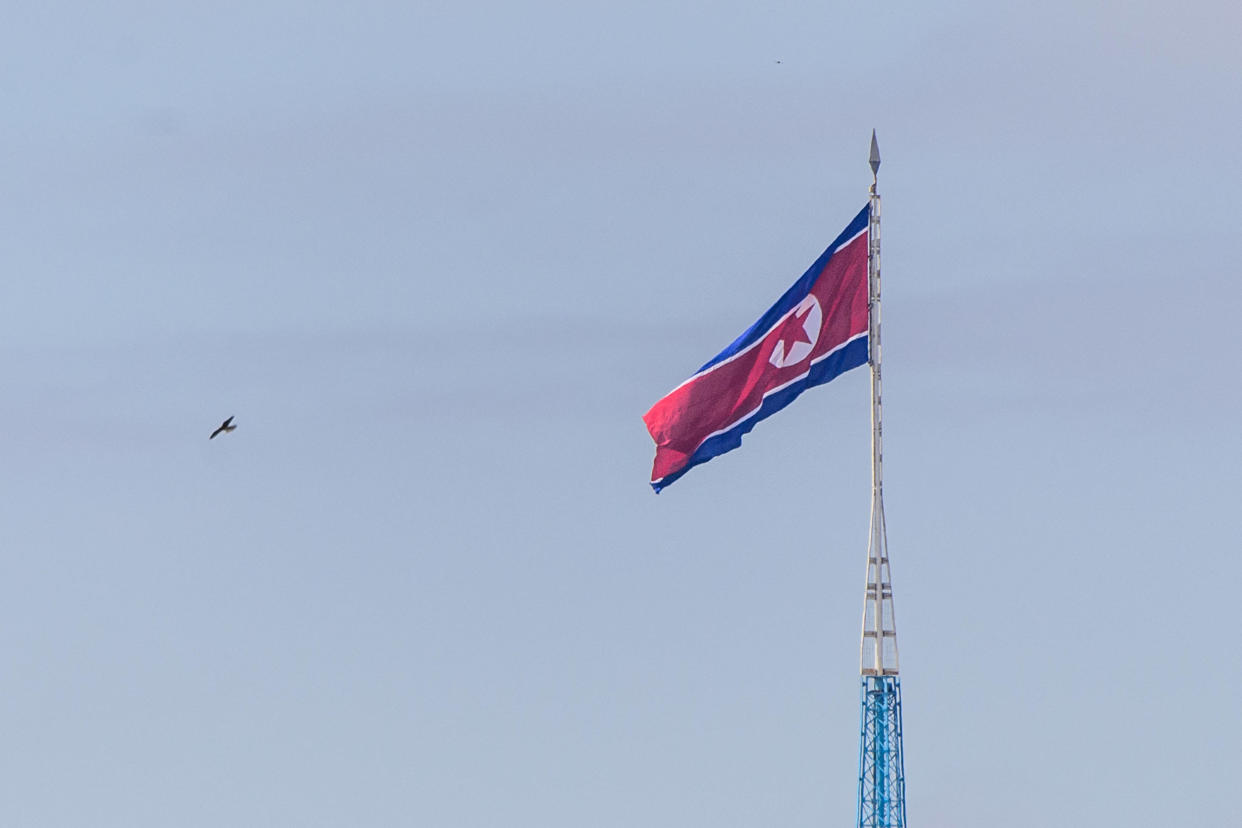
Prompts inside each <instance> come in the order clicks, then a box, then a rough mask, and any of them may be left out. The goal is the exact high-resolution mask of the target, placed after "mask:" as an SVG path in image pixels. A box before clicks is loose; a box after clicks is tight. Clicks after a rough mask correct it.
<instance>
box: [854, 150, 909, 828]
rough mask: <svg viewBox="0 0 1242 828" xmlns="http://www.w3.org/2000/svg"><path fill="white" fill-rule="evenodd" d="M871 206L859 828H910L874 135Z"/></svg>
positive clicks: (877, 172) (869, 204) (877, 165)
mask: <svg viewBox="0 0 1242 828" xmlns="http://www.w3.org/2000/svg"><path fill="white" fill-rule="evenodd" d="M869 160H870V163H871V175H872V179H871V192H870V199H869V201H868V207H869V209H868V214H869V218H870V221H869V224H868V228H867V245H868V247H867V282H868V298H867V310H868V319H869V325H868V331H867V347H868V359H867V361H868V363H869V364H870V365H871V536H870V538H869V539H868V542H867V576H866V582H865V587H864V592H863V619H862V638H861V641H860V642H859V648H858V649H859V658H858V660H859V673H860V674H861V684H862V717H861V718H862V721H861V726H860V731H861V732H860V738H859V742H860V744H859V759H858V823H857V825H858V828H905V823H906V779H905V761H904V759H903V749H902V737H901V730H902V728H901V679H900V677H899V675H898V672H899V671H898V661H897V621H896V617H895V615H894V612H893V586H892V581H891V580H890V574H889V566H888V538H887V533H886V529H885V525H884V477H883V461H884V449H883V436H884V430H883V427H882V420H881V416H880V415H881V411H882V402H883V395H882V394H881V390H882V382H881V373H880V355H881V347H880V195H879V193H878V192H876V190H877V187H878V181H879V171H880V147H879V145H878V144H877V143H876V139H875V131H874V130H872V132H871V156H870V159H869Z"/></svg>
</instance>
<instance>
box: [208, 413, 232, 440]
mask: <svg viewBox="0 0 1242 828" xmlns="http://www.w3.org/2000/svg"><path fill="white" fill-rule="evenodd" d="M235 428H237V426H235V425H233V418H232V417H229V418H228V419H227V420H225V421H224V422H222V423H220V427H219V428H217V429H216V430H215V431H213V432H211V436H210V437H208V438H207V439H208V440H214V439H216V435H217V434H220V433H228V432H230V431H233V430H234V429H235Z"/></svg>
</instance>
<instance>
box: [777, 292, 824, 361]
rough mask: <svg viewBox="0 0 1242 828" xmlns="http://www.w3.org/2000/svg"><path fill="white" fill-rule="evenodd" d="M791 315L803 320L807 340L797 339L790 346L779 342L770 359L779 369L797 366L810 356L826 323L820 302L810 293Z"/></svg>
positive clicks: (781, 341) (784, 342)
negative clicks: (821, 327) (824, 322)
mask: <svg viewBox="0 0 1242 828" xmlns="http://www.w3.org/2000/svg"><path fill="white" fill-rule="evenodd" d="M790 313H791V314H793V315H794V316H795V317H799V318H800V319H801V321H802V330H803V331H804V332H805V333H806V339H802V338H796V339H794V341H793V342H790V343H788V344H787V343H786V341H785V340H784V339H780V340H778V341H777V343H776V347H775V348H773V349H772V356H771V357H770V358H769V359H768V361H769V362H771V363H772V364H773V365H774V366H776V367H777V368H786V367H788V366H790V365H797V364H798V363H799V362H801V361H802V360H804V359H806V358H807V357H808V356H810V355H811V351H812V349H814V348H815V342H816V341H817V340H818V339H819V329H820V326H821V325H822V324H823V321H824V314H823V311H821V310H820V307H819V300H818V299H816V298H815V296H814V295H813V294H809V293H808V294H807V296H806V298H805V299H803V300H802V301H801V302H799V303H798V304H797V306H796V307H794V309H793V310H791V311H790ZM786 318H788V317H786ZM808 340H809V341H808Z"/></svg>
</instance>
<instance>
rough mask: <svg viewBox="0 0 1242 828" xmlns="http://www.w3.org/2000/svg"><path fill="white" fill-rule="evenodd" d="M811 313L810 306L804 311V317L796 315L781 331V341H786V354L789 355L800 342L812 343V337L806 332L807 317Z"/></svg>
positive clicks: (790, 318)
mask: <svg viewBox="0 0 1242 828" xmlns="http://www.w3.org/2000/svg"><path fill="white" fill-rule="evenodd" d="M810 312H811V308H810V306H807V307H806V308H805V309H803V311H802V315H801V316H799V315H797V314H794V315H793V316H790V317H789V318H788V319H787V320H785V327H784V328H782V329H781V339H783V340H785V353H786V354H788V353H789V352H790V350H792V349H793V346H795V345H797V344H798V343H799V342H807V343H809V342H810V341H811V337H810V336H809V335H808V334H807V332H806V317H807V314H809V313H810Z"/></svg>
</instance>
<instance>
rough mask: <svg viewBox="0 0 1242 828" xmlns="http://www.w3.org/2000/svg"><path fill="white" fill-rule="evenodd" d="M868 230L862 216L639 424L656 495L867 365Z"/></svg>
mask: <svg viewBox="0 0 1242 828" xmlns="http://www.w3.org/2000/svg"><path fill="white" fill-rule="evenodd" d="M869 226H870V212H869V208H868V207H864V208H863V210H862V212H860V213H859V214H858V215H857V216H855V217H854V220H853V221H851V222H850V224H849V226H848V227H846V228H845V230H844V231H843V232H842V233H841V235H840V236H838V237H837V239H836V241H834V242H833V243H832V244H831V245H829V247H828V249H827V250H825V251H824V253H823V255H821V256H820V257H819V258H818V259H816V260H815V264H813V265H811V267H810V268H809V269H808V270H807V271H806V273H804V274H802V278H801V279H799V280H798V281H797V282H795V283H794V285H793V287H791V288H790V289H789V290H787V291H785V295H784V296H782V297H781V298H780V299H779V300H777V302H776V304H775V305H773V306H772V307H771V308H769V309H768V311H767V313H765V314H764V315H763V316H761V317H760V318H759V321H758V322H756V323H755V324H753V325H751V326H750V328H748V329H747V330H746V332H745V333H743V334H742V335H741V336H739V337H738V338H737V339H736V340H734V342H733V344H731V345H730V346H729V347H727V348H725V349H724V350H723V351H721V352H720V353H719V354H717V355H716V356H715V357H713V358H712V359H711V360H710V361H709V362H708V363H707V364H706V365H704V366H703V367H702V368H700V369H699V370H698V371H697V372H696V373H695V374H694V376H692V377H690V379H688V380H686V381H685V382H683V383H682V384H681V385H679V386H677V387H676V388H674V389H673V390H672V391H670V392H669V393H668V395H666V396H665V397H664V398H663V399H661V400H660V401H659V402H657V403H656V404H655V405H653V406H652V407H651V410H650V411H648V412H647V413H646V414H644V415H643V422H645V423H646V424H647V430H648V431H649V432H651V438H652V439H653V440H655V444H656V456H655V467H654V468H653V469H652V471H651V485H652V487H653V488H654V489H655V490H656V491H657V492H659V491H660V490H661V489H663V488H664V487H665V486H668V485H669V484H671V483H672V482H673V481H675V480H676V479H677V478H679V477H681V476H682V475H683V474H685V473H686V472H687V471H689V470H690V469H691V468H693V467H694V466H697V465H698V464H700V463H706V462H707V461H708V460H711V459H712V458H713V457H716V456H718V455H721V454H724V453H725V452H726V451H731V450H732V449H735V448H737V447H738V446H740V445H741V444H742V435H743V434H745V433H746V432H748V431H750V430H751V429H752V428H754V427H755V424H756V423H758V422H759V421H760V420H762V419H764V418H766V417H770V416H771V415H773V414H775V413H776V412H777V411H780V410H781V409H782V408H784V407H785V406H787V405H789V404H790V403H791V402H793V401H794V399H795V398H796V397H797V396H798V395H799V394H801V393H802V392H803V391H805V390H806V389H808V388H810V387H811V386H813V385H823V384H824V383H826V382H828V381H829V380H832V379H835V378H836V377H837V376H839V375H840V374H842V373H844V372H845V371H848V370H849V369H851V368H857V367H858V366H860V365H864V364H866V362H867V333H868V330H869V320H868V309H867V230H868V227H869Z"/></svg>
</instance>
